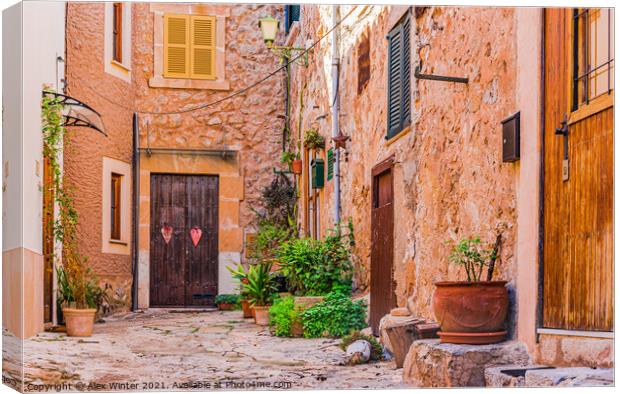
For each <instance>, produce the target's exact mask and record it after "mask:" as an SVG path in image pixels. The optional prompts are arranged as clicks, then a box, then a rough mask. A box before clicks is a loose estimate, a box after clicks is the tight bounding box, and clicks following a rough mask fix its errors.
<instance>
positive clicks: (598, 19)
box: [572, 8, 614, 111]
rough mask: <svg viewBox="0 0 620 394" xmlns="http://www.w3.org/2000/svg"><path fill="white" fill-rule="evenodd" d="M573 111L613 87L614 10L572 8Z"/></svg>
mask: <svg viewBox="0 0 620 394" xmlns="http://www.w3.org/2000/svg"><path fill="white" fill-rule="evenodd" d="M573 37H574V40H573V103H572V107H573V111H574V110H577V109H578V108H579V107H580V106H582V105H586V104H589V102H590V101H591V100H593V99H595V98H597V97H599V96H601V95H603V94H609V93H611V91H612V90H613V88H614V13H613V11H612V9H610V8H585V9H576V10H574V11H573Z"/></svg>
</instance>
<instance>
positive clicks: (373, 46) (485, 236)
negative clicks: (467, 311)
mask: <svg viewBox="0 0 620 394" xmlns="http://www.w3.org/2000/svg"><path fill="white" fill-rule="evenodd" d="M350 10H351V7H346V6H343V7H341V10H340V13H341V16H345V15H347V13H348V12H349V11H350ZM405 12H407V7H389V6H357V7H355V9H354V10H353V11H352V13H351V14H350V15H349V16H348V17H347V18H346V19H345V20H344V22H343V24H342V29H341V37H340V42H341V45H340V47H341V71H340V78H341V80H340V87H341V88H340V91H339V94H340V108H341V109H340V112H341V117H340V128H341V130H342V132H343V133H344V134H346V135H348V136H350V137H351V140H350V141H349V142H348V143H347V149H346V152H345V151H343V154H342V156H343V159H342V162H341V174H342V179H341V182H342V199H341V200H342V217H343V218H344V219H346V218H349V217H350V218H351V219H352V221H353V224H354V227H355V230H356V234H355V236H356V248H355V251H354V253H355V258H356V262H357V263H356V264H357V269H356V283H357V285H358V287H359V290H361V291H367V290H368V285H369V267H370V236H371V228H370V227H371V226H370V204H371V193H370V187H371V175H370V174H371V169H372V167H373V166H374V165H376V164H378V163H379V162H381V161H382V160H384V159H386V158H387V157H389V156H391V155H394V157H395V162H396V165H395V168H394V192H395V196H394V199H395V222H394V227H395V232H394V237H395V240H394V241H395V244H394V278H395V282H396V295H397V299H398V305H399V306H404V305H406V304H408V306H409V308H410V309H411V310H412V312H413V313H414V314H417V315H421V316H423V317H427V318H432V317H433V316H432V310H431V298H432V294H433V291H434V285H433V282H435V281H438V280H454V279H458V278H462V277H463V276H462V275H463V273H462V272H460V271H459V270H458V268H457V267H454V266H452V265H450V264H448V259H447V257H448V254H449V251H450V246H449V245H447V244H450V243H453V242H456V241H458V240H459V239H461V238H463V237H469V236H473V235H480V237H481V238H482V240H483V241H485V242H489V243H492V242H493V241H494V239H495V234H496V232H497V231H502V232H503V240H504V243H503V248H502V253H501V261H500V262H499V264H498V269H497V270H496V276H495V278H496V279H506V280H509V281H511V282H512V284H513V285H514V280H515V277H514V276H515V270H514V257H513V254H514V246H515V242H514V234H515V232H514V231H515V228H514V227H515V201H516V200H515V199H516V195H515V185H514V183H515V179H514V176H515V169H514V165H511V164H502V162H501V136H500V130H501V129H500V127H501V125H500V121H501V120H502V119H504V118H505V117H507V116H508V115H511V114H512V113H513V112H514V111H515V98H514V76H515V73H516V70H515V57H514V45H515V43H514V21H513V19H514V17H513V10H511V9H507V8H506V9H502V8H452V7H448V8H442V7H430V8H426V9H424V10H421V9H419V8H418V9H417V10H415V11H414V12H413V15H412V26H413V27H414V29H412V30H413V31H414V34H413V36H412V70H413V68H414V66H415V64H417V62H418V59H421V60H422V64H423V72H424V73H429V74H431V73H433V74H441V75H451V76H461V77H468V78H469V80H470V82H469V84H467V85H462V84H455V83H446V82H436V81H427V80H416V79H415V78H413V76H412V81H411V83H412V92H413V100H412V102H413V103H414V107H413V110H412V114H413V122H412V123H413V124H412V127H411V128H410V131H409V132H407V133H404V135H402V136H399V137H398V138H397V139H395V140H394V141H389V142H388V141H386V140H385V134H386V105H385V103H386V102H387V98H386V83H387V74H386V63H387V54H386V49H387V43H386V39H385V37H386V35H387V33H388V32H389V31H390V30H391V28H392V27H393V26H394V25H395V23H396V22H397V21H398V20H399V19H400V18H401V17H402V15H404V13H405ZM416 13H417V15H418V17H417V18H416V17H415V15H416ZM491 20H492V21H493V23H492V24H491V23H489V21H491ZM414 22H415V23H414ZM330 24H331V19H330V7H328V6H318V7H316V6H302V21H301V26H300V31H299V33H298V35H297V37H296V44H297V45H298V46H299V45H303V44H304V43H305V42H306V41H307V40H316V39H317V38H318V37H320V36H321V35H323V34H324V33H325V32H326V31H327V30H328V29H329V26H330ZM363 34H367V35H368V36H369V39H370V61H371V75H370V80H369V83H368V85H367V86H366V87H365V88H364V90H363V91H362V92H361V94H358V92H357V77H358V74H357V72H358V71H357V67H358V66H357V55H358V53H357V51H358V49H357V48H358V45H359V42H360V39H361V37H362V35H363ZM456 42H458V45H455V43H456ZM330 62H331V58H330V43H329V38H328V39H326V40H324V41H322V42H321V43H320V44H319V45H318V46H317V48H315V49H314V50H313V51H312V53H311V54H310V64H309V67H307V68H304V67H301V66H295V70H294V74H293V75H294V77H293V89H292V90H293V100H292V103H293V120H294V122H293V123H294V124H293V128H294V132H293V135H294V136H295V135H297V136H300V135H303V133H301V134H300V133H299V129H298V126H297V125H296V124H295V123H297V122H298V120H297V117H298V116H299V109H300V105H299V103H300V96H302V97H303V108H302V109H301V122H300V123H301V125H302V127H301V130H302V131H303V130H305V129H307V128H308V127H310V126H312V125H315V126H316V127H318V128H319V130H320V131H321V133H322V134H323V135H325V136H329V135H330V132H331V131H330V125H331V115H330V114H329V113H330V103H329V97H330V86H331V80H330V75H329V73H330V64H331V63H330ZM323 114H327V117H325V118H323V119H322V120H321V119H320V120H318V121H315V119H316V118H317V117H319V118H320V117H321V115H323ZM327 141H328V148H329V146H330V144H331V141H330V139H329V138H328V139H327ZM321 193H322V194H323V195H322V198H321V201H322V204H323V208H322V212H323V217H322V220H323V222H324V223H323V225H322V228H323V229H325V228H328V227H329V226H330V225H331V212H332V208H331V207H332V199H333V197H332V196H333V195H332V193H333V181H330V182H327V184H326V187H325V189H324V190H323V191H322V192H321Z"/></svg>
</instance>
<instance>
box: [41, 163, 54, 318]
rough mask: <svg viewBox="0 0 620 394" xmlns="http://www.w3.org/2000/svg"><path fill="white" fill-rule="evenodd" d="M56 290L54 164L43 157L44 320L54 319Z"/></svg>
mask: <svg viewBox="0 0 620 394" xmlns="http://www.w3.org/2000/svg"><path fill="white" fill-rule="evenodd" d="M53 292H54V180H53V175H52V166H51V164H50V160H49V159H48V158H47V157H44V158H43V321H44V322H45V323H51V322H52V321H53V310H54V308H53V305H52V304H53V302H54V297H53Z"/></svg>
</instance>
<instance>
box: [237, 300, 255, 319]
mask: <svg viewBox="0 0 620 394" xmlns="http://www.w3.org/2000/svg"><path fill="white" fill-rule="evenodd" d="M239 302H240V303H241V310H242V311H243V317H244V318H250V317H253V316H252V309H250V301H248V300H241V301H239Z"/></svg>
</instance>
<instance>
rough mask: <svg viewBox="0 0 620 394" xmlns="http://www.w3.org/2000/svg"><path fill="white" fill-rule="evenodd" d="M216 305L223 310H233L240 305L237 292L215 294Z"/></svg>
mask: <svg viewBox="0 0 620 394" xmlns="http://www.w3.org/2000/svg"><path fill="white" fill-rule="evenodd" d="M215 305H217V308H218V309H219V310H221V311H231V310H233V309H234V308H235V307H236V306H237V305H239V296H238V295H237V294H218V295H217V296H215Z"/></svg>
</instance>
